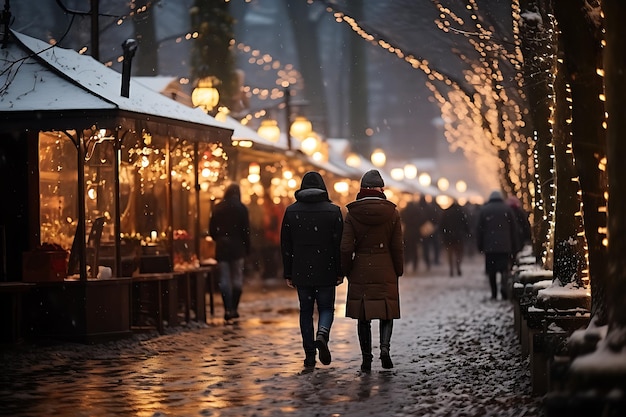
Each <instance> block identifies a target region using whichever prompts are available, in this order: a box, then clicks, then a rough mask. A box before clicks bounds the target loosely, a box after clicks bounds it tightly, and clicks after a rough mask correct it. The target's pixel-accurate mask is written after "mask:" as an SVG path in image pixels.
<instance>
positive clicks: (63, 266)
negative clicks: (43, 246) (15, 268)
mask: <svg viewBox="0 0 626 417" xmlns="http://www.w3.org/2000/svg"><path fill="white" fill-rule="evenodd" d="M66 277H67V252H66V251H58V250H55V251H45V250H34V251H31V252H24V253H23V254H22V280H23V281H24V282H51V281H63V280H64V279H65V278H66Z"/></svg>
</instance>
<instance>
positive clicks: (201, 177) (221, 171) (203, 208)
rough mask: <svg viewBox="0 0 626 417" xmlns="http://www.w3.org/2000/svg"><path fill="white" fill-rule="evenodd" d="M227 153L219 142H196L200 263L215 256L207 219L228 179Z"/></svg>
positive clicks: (219, 198) (222, 192)
mask: <svg viewBox="0 0 626 417" xmlns="http://www.w3.org/2000/svg"><path fill="white" fill-rule="evenodd" d="M229 163H230V161H229V158H228V155H227V153H226V152H225V151H224V148H223V146H222V144H220V143H206V142H200V143H198V186H199V189H200V192H199V195H198V198H199V200H198V213H199V219H198V224H199V230H200V239H199V245H200V246H199V255H200V263H207V262H209V261H210V259H211V258H214V257H215V245H214V243H213V241H212V240H211V238H210V236H209V235H208V233H209V219H210V218H211V212H212V209H213V206H214V205H215V203H216V202H217V201H219V200H221V199H222V197H223V194H224V188H223V186H224V183H225V181H226V180H227V179H228V164H229Z"/></svg>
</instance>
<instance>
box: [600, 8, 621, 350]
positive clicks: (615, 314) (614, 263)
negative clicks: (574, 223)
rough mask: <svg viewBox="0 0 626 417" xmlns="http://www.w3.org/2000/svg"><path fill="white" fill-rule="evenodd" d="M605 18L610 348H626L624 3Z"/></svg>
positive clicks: (605, 10) (605, 11) (607, 11)
mask: <svg viewBox="0 0 626 417" xmlns="http://www.w3.org/2000/svg"><path fill="white" fill-rule="evenodd" d="M602 8H603V10H604V16H605V28H606V33H605V39H606V46H605V48H604V72H605V78H604V80H605V92H606V110H607V112H608V115H609V116H608V129H607V159H608V165H607V167H608V177H609V190H610V194H609V206H608V210H609V211H608V216H609V217H608V219H609V222H608V238H609V248H608V262H607V263H608V270H607V274H608V275H607V277H608V282H607V294H608V297H607V302H608V317H609V334H608V336H607V339H608V344H609V347H611V348H612V349H615V350H616V351H617V350H619V349H623V348H624V347H625V346H626V340H624V337H625V336H624V335H626V332H624V330H625V329H626V256H625V255H624V254H626V239H624V236H626V216H625V213H626V181H624V172H623V171H624V169H623V168H622V167H623V164H624V161H626V141H624V132H626V72H624V68H626V54H624V50H626V25H624V21H623V20H622V17H624V16H625V14H626V3H625V2H624V1H623V0H603V1H602Z"/></svg>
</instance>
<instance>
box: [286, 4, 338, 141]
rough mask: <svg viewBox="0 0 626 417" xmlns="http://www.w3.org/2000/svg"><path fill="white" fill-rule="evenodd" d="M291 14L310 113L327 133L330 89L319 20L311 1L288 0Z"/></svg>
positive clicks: (316, 127) (320, 131) (314, 120)
mask: <svg viewBox="0 0 626 417" xmlns="http://www.w3.org/2000/svg"><path fill="white" fill-rule="evenodd" d="M285 7H286V8H287V14H288V15H289V20H290V21H291V27H292V30H293V34H294V37H295V41H296V51H297V53H298V63H299V65H298V69H299V70H300V73H301V74H302V78H303V80H304V97H305V98H306V100H307V101H308V102H309V104H308V107H307V110H306V113H307V117H308V118H309V119H310V120H311V121H312V122H313V126H314V129H315V131H317V132H318V133H321V134H323V135H326V134H327V132H328V128H327V126H326V123H327V121H328V118H327V117H326V108H327V104H326V93H325V91H326V90H325V89H324V81H323V77H322V67H323V66H322V59H321V55H320V48H319V42H318V34H317V24H316V22H315V21H314V20H313V18H312V17H311V16H310V15H309V11H310V7H311V6H310V5H309V4H307V2H304V1H285Z"/></svg>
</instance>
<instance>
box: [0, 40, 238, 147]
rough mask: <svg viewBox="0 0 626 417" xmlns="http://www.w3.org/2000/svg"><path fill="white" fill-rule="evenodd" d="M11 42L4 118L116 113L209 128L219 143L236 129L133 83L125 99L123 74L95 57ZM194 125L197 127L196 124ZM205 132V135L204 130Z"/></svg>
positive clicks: (5, 57)
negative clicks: (122, 89)
mask: <svg viewBox="0 0 626 417" xmlns="http://www.w3.org/2000/svg"><path fill="white" fill-rule="evenodd" d="M12 35H13V37H12V39H11V43H10V44H9V46H8V47H7V48H3V49H0V71H1V72H0V117H1V118H2V119H8V120H11V116H12V115H16V114H18V113H20V112H22V113H23V112H31V113H32V112H33V111H36V112H38V117H41V116H39V115H42V114H43V115H44V116H43V117H45V113H46V112H59V111H63V112H70V113H68V114H72V113H71V112H73V111H76V112H82V113H83V114H86V113H88V114H89V115H90V116H94V114H100V115H102V117H104V115H105V114H108V113H107V112H117V113H118V116H121V117H126V118H135V119H144V120H146V121H148V120H150V121H154V119H155V118H163V119H164V120H163V122H162V123H164V124H168V123H170V124H173V125H182V126H183V127H186V128H192V129H194V128H195V129H207V127H208V128H212V129H208V130H209V131H210V132H212V133H213V134H214V135H216V134H217V135H218V136H220V139H222V140H223V139H224V138H225V137H230V135H231V133H232V132H231V131H232V128H230V127H227V126H226V125H225V124H223V123H221V122H219V121H217V120H215V118H213V117H211V116H209V115H207V114H206V113H204V112H203V111H202V110H201V109H192V108H190V107H188V106H185V105H183V104H181V103H178V102H176V101H174V100H172V99H170V98H168V97H166V96H163V95H162V94H159V93H156V92H155V91H153V90H152V89H150V88H149V87H146V86H145V85H143V84H141V83H139V82H136V81H133V80H131V81H130V94H129V97H123V96H122V95H121V86H122V75H121V74H120V73H118V72H116V71H114V70H112V69H110V68H108V67H106V66H104V65H103V64H101V63H100V62H98V61H96V60H95V59H93V58H92V57H91V56H86V55H81V54H79V53H77V52H76V51H73V50H71V49H63V48H59V47H57V46H52V45H49V44H47V43H45V42H43V41H41V40H38V39H35V38H32V37H29V36H26V35H23V34H20V33H17V32H15V31H12ZM193 125H196V126H193ZM205 134H206V132H205Z"/></svg>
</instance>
